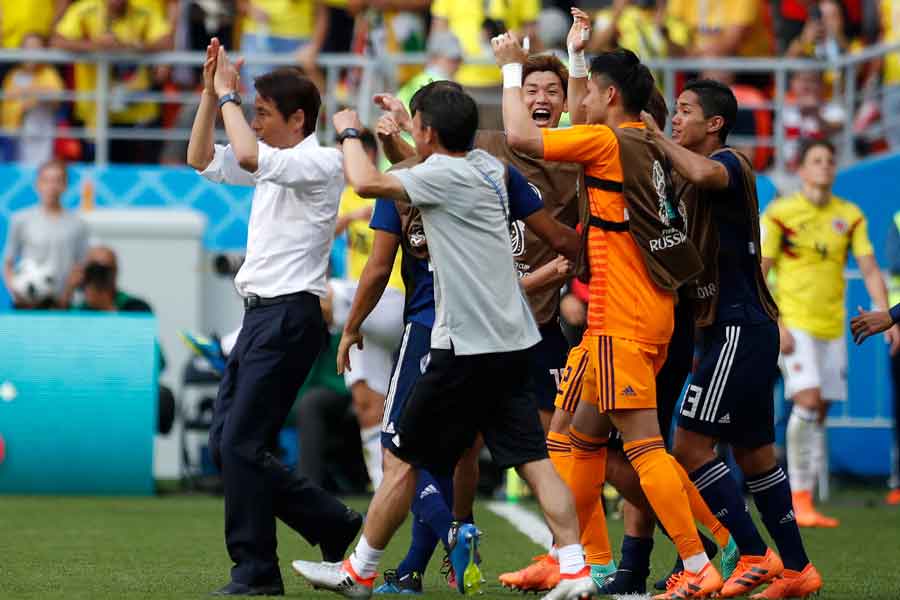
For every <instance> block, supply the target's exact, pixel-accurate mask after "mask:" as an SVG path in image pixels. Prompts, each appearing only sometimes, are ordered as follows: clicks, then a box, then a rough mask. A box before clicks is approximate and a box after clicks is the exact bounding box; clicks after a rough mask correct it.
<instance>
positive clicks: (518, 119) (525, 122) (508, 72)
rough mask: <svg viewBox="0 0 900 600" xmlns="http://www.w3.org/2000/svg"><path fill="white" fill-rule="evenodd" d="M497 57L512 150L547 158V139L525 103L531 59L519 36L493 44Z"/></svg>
mask: <svg viewBox="0 0 900 600" xmlns="http://www.w3.org/2000/svg"><path fill="white" fill-rule="evenodd" d="M491 46H492V47H493V49H494V57H495V58H496V59H497V64H498V65H500V68H501V70H502V71H503V127H504V128H505V129H506V141H507V143H508V144H509V145H510V147H512V148H515V149H516V150H518V151H519V152H524V153H525V154H527V155H529V156H533V157H535V158H543V157H544V136H543V135H542V134H541V130H540V129H538V126H537V125H535V124H534V121H532V120H531V115H529V114H528V109H527V108H526V107H525V103H524V102H522V69H523V65H524V63H525V61H526V60H527V59H528V55H527V54H526V53H525V51H524V50H523V49H522V47H521V46H520V45H519V41H518V40H517V39H516V36H515V34H512V33H504V34H502V35H498V36H497V37H495V38H493V39H492V40H491Z"/></svg>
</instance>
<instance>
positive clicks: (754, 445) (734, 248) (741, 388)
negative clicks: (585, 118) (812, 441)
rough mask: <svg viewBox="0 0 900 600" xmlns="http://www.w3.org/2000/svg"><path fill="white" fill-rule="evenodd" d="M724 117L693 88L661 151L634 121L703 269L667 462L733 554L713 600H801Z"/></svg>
mask: <svg viewBox="0 0 900 600" xmlns="http://www.w3.org/2000/svg"><path fill="white" fill-rule="evenodd" d="M736 114H737V100H736V99H735V97H734V94H733V93H732V91H731V90H730V89H729V88H728V86H726V85H725V84H723V83H720V82H718V81H712V80H699V81H694V82H691V83H689V84H688V85H687V86H685V90H684V92H682V94H681V95H680V96H679V97H678V101H677V105H676V111H675V116H674V117H673V119H672V136H673V137H672V139H668V138H666V137H665V136H664V135H663V134H662V132H661V130H660V129H659V128H658V127H657V126H656V125H655V124H654V123H653V122H652V120H651V119H650V118H649V116H647V115H645V116H644V123H645V124H646V126H647V127H648V129H649V130H650V131H652V132H653V137H654V139H655V140H656V141H657V142H658V143H659V144H661V145H662V147H663V148H664V150H665V152H666V154H667V155H668V156H669V158H670V159H671V161H672V165H673V167H674V168H675V170H676V171H677V172H678V173H679V174H680V175H681V177H683V178H684V180H685V181H686V184H687V185H686V186H685V190H686V192H685V193H686V194H694V196H693V198H689V199H690V200H691V202H690V205H691V209H689V214H690V233H691V237H692V238H693V239H694V240H695V241H696V243H697V245H698V248H699V249H700V251H701V254H702V255H703V261H704V265H705V268H704V272H703V273H702V274H701V275H700V277H699V278H698V279H697V280H696V282H695V283H694V284H692V287H693V292H694V294H693V295H694V297H695V298H696V301H695V306H696V315H697V326H698V328H699V333H700V335H701V342H700V347H701V355H700V365H699V367H698V368H697V370H696V372H695V373H694V376H693V378H692V380H691V386H690V388H689V389H688V392H687V394H686V396H685V399H684V404H683V406H682V409H681V413H680V415H679V416H678V429H677V431H676V434H675V447H674V454H675V456H676V457H677V458H678V460H679V462H681V464H682V465H684V467H685V469H686V470H687V471H688V472H689V473H690V477H691V480H692V481H693V482H694V484H695V485H696V486H697V489H698V490H699V491H700V493H701V494H702V496H703V499H704V500H705V501H706V503H707V504H708V505H709V508H710V509H711V510H712V511H713V512H714V513H715V514H717V515H719V517H720V518H721V519H722V522H723V523H724V524H725V526H726V527H727V528H728V530H729V532H730V533H731V535H732V536H733V537H734V540H735V541H736V542H737V545H738V548H739V549H740V553H741V558H740V560H739V561H738V565H737V568H736V569H735V570H734V572H733V574H732V576H731V577H729V579H728V580H727V581H726V582H725V584H724V586H723V587H722V590H721V596H722V597H732V596H743V595H746V594H748V593H750V592H751V591H752V590H753V589H754V588H756V587H757V586H759V585H762V584H764V583H766V582H770V581H771V582H772V584H771V585H770V586H769V587H768V588H767V589H766V590H765V591H764V592H762V593H761V594H758V595H757V596H754V597H758V598H787V597H799V596H807V595H809V594H811V593H813V592H815V591H817V590H818V589H819V588H820V587H821V585H822V580H821V577H820V576H819V573H818V572H817V571H816V569H815V567H813V566H812V563H810V562H809V559H808V558H807V556H806V553H805V551H804V548H803V542H802V540H801V538H800V530H799V529H798V527H797V522H796V520H795V518H794V512H793V509H792V506H791V489H790V484H789V483H788V480H787V477H786V476H785V474H784V472H783V471H782V469H781V467H779V466H778V464H777V463H776V461H775V451H774V441H775V422H774V398H773V388H774V384H775V379H776V377H777V373H778V325H777V324H776V321H775V319H776V318H777V314H778V309H777V307H776V306H775V302H774V300H772V297H771V296H770V295H769V292H768V289H767V287H766V283H765V280H764V278H763V273H762V269H761V266H760V256H761V251H760V234H759V208H758V200H757V197H756V180H755V176H754V173H753V169H752V166H751V165H750V162H749V161H748V159H747V158H746V157H744V156H743V155H741V154H739V153H737V152H736V151H734V150H733V149H731V148H729V147H727V146H725V145H724V143H725V140H726V139H727V136H728V132H729V131H730V129H731V127H732V125H733V123H734V119H735V116H736ZM718 441H725V442H728V443H730V444H731V446H732V448H733V449H734V455H735V459H736V460H737V462H738V464H739V465H740V467H741V470H742V471H743V473H744V476H745V477H746V482H747V486H748V487H749V489H750V492H751V493H752V494H753V497H754V500H755V501H756V505H757V507H758V508H759V510H760V513H762V520H763V523H764V524H765V526H766V529H767V530H768V531H769V533H770V534H771V536H772V537H773V538H774V540H775V543H776V544H777V545H778V549H779V550H780V551H781V553H782V556H783V557H784V564H782V560H781V559H780V558H779V557H778V556H777V555H776V554H775V553H774V552H772V550H771V549H769V548H767V547H766V544H765V542H764V541H763V539H762V538H761V537H760V535H759V532H758V531H757V529H756V527H755V525H754V524H753V521H752V520H751V518H750V514H749V512H748V511H747V509H746V505H745V503H744V498H743V495H742V493H741V490H740V488H739V487H738V485H737V483H736V481H735V480H734V478H732V477H731V475H730V472H729V469H728V466H727V465H725V463H724V462H722V460H721V459H719V458H718V457H717V456H716V454H715V452H714V446H715V443H716V442H718ZM782 571H783V572H782Z"/></svg>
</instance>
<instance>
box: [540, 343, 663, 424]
mask: <svg viewBox="0 0 900 600" xmlns="http://www.w3.org/2000/svg"><path fill="white" fill-rule="evenodd" d="M667 350H668V344H645V343H643V342H636V341H634V340H626V339H624V338H616V337H610V336H606V335H586V336H584V337H583V338H582V339H581V343H580V344H579V345H577V346H575V347H574V348H572V349H571V350H570V351H569V357H568V359H566V368H565V369H564V370H563V373H562V378H561V379H560V383H559V389H558V391H557V393H556V402H555V403H554V404H555V406H556V408H560V409H562V410H564V411H566V412H570V413H574V412H575V408H576V407H577V406H578V403H579V402H581V401H582V400H584V401H585V402H590V403H591V404H595V405H597V408H598V409H599V410H600V412H607V411H610V410H621V409H624V410H635V409H641V408H656V374H657V373H659V370H660V369H661V368H662V366H663V363H664V362H665V361H666V351H667Z"/></svg>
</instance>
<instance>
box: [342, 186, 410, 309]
mask: <svg viewBox="0 0 900 600" xmlns="http://www.w3.org/2000/svg"><path fill="white" fill-rule="evenodd" d="M366 207H369V208H374V207H375V200H373V199H368V198H363V197H362V196H360V195H359V194H357V193H356V192H354V191H353V189H352V188H351V187H350V186H347V187H346V188H345V189H344V193H343V194H341V206H340V208H339V209H338V215H339V216H342V215H346V214H348V213H351V212H353V211H355V210H359V209H361V208H366ZM346 234H347V279H352V280H354V281H359V278H360V276H361V275H362V272H363V267H365V266H366V261H368V260H369V255H370V254H371V253H372V244H373V243H374V242H375V232H374V231H373V230H372V229H371V228H369V221H368V219H366V220H354V221H351V222H350V224H349V225H347V231H346ZM400 262H401V253H400V252H398V253H397V257H396V258H395V259H394V268H393V269H392V270H391V278H390V279H389V280H388V285H389V286H391V287H393V288H397V289H398V290H400V291H401V292H402V291H403V289H404V288H403V276H402V275H401V273H400Z"/></svg>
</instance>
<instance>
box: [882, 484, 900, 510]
mask: <svg viewBox="0 0 900 600" xmlns="http://www.w3.org/2000/svg"><path fill="white" fill-rule="evenodd" d="M884 501H885V502H887V503H888V504H890V505H891V506H897V505H898V504H900V488H897V489H896V490H891V491H890V492H888V495H887V498H885V499H884Z"/></svg>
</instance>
